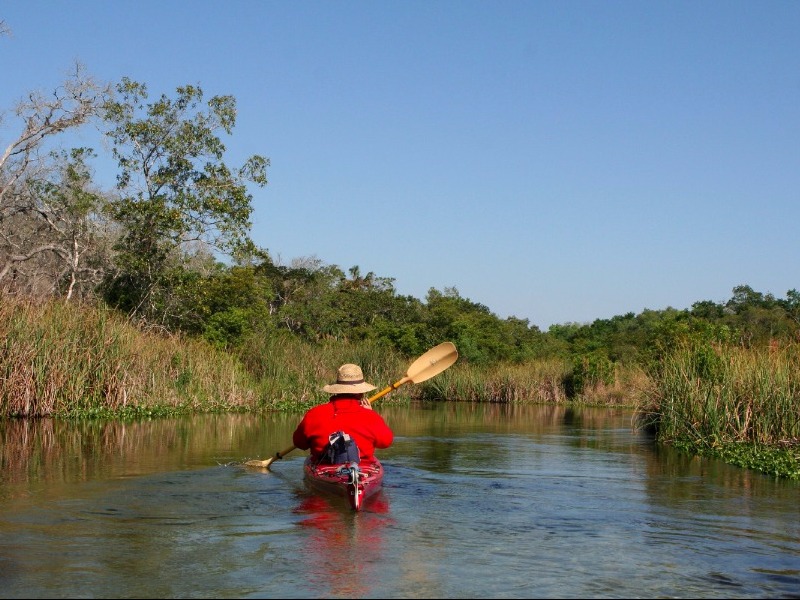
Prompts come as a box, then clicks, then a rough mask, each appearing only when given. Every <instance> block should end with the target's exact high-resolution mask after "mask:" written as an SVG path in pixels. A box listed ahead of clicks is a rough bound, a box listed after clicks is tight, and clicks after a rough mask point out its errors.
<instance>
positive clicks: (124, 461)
mask: <svg viewBox="0 0 800 600" xmlns="http://www.w3.org/2000/svg"><path fill="white" fill-rule="evenodd" d="M295 421H296V417H294V416H291V415H272V416H270V417H257V416H254V415H238V414H225V415H198V416H193V417H182V418H175V419H157V420H154V421H137V422H123V421H100V420H97V421H62V420H57V419H38V420H33V419H13V420H7V421H2V422H0V481H2V482H3V483H25V482H38V483H40V482H43V481H44V482H47V483H59V482H70V481H88V480H90V479H94V478H105V477H116V476H119V475H139V474H147V473H152V472H160V471H164V470H170V469H178V468H182V467H185V466H186V465H187V464H198V463H199V464H206V465H208V464H215V463H217V462H219V456H220V454H227V455H233V456H241V453H242V452H246V451H247V449H253V448H267V450H266V452H267V453H269V452H272V450H273V448H277V447H279V446H282V445H285V443H286V442H285V440H287V439H291V430H292V428H293V427H294V425H295Z"/></svg>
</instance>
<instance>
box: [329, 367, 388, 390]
mask: <svg viewBox="0 0 800 600" xmlns="http://www.w3.org/2000/svg"><path fill="white" fill-rule="evenodd" d="M374 389H375V386H374V385H372V384H370V383H367V382H366V381H364V373H362V372H361V367H359V366H358V365H351V364H349V363H348V364H346V365H342V366H341V367H339V370H338V371H337V372H336V383H332V384H329V385H326V386H325V387H323V388H322V391H323V392H328V393H329V394H363V393H364V392H370V391H372V390H374Z"/></svg>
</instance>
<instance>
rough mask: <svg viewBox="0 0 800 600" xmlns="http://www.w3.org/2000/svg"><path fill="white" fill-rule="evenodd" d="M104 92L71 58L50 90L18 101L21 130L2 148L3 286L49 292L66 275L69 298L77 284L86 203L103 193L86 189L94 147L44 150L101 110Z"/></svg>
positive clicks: (85, 241) (84, 248)
mask: <svg viewBox="0 0 800 600" xmlns="http://www.w3.org/2000/svg"><path fill="white" fill-rule="evenodd" d="M107 93H108V88H107V87H104V86H101V85H99V84H97V83H96V82H95V81H94V80H93V79H92V78H91V77H89V76H88V75H86V73H85V71H84V69H83V67H82V66H81V65H79V64H76V65H75V68H74V71H73V72H72V73H71V74H70V75H69V76H68V77H67V79H66V80H65V82H64V83H63V84H62V85H61V86H59V87H58V88H56V89H55V90H54V91H53V92H52V93H51V94H49V95H45V94H43V93H40V92H33V93H30V94H29V95H28V96H27V98H26V99H25V100H23V101H21V102H20V103H19V104H18V105H17V106H16V107H15V109H14V113H13V117H14V120H13V122H15V123H16V122H18V123H19V124H20V129H21V133H19V134H18V135H17V137H16V138H14V139H13V140H12V141H11V142H10V143H8V145H7V146H6V147H5V150H4V151H3V152H2V154H1V155H0V285H2V287H3V289H5V290H6V291H14V292H21V293H26V294H34V295H41V294H50V293H52V292H53V291H54V290H56V289H58V287H59V285H60V284H61V283H63V282H64V281H63V278H64V277H66V288H65V294H66V295H67V297H70V296H71V295H72V293H73V292H74V290H75V289H76V285H77V284H78V279H79V277H80V274H81V272H82V270H83V264H82V257H84V256H85V255H86V254H87V252H88V251H89V250H90V248H89V242H90V238H91V236H92V231H93V226H92V223H91V222H90V213H92V212H93V211H92V207H90V206H89V204H92V205H93V206H95V207H96V206H97V203H98V202H99V201H100V195H99V194H97V193H95V192H92V191H90V185H89V182H90V178H89V170H88V167H87V165H86V159H87V158H88V157H89V156H90V155H91V151H89V150H88V149H78V150H73V151H72V152H66V151H64V150H60V149H56V150H50V151H48V150H49V149H50V148H52V147H56V140H57V139H58V136H59V135H60V134H62V133H64V132H66V131H69V130H72V129H75V128H78V127H81V126H83V125H85V124H87V123H88V122H90V121H91V120H92V119H93V118H95V117H96V116H98V114H99V112H100V108H101V106H102V105H103V103H104V102H105V99H106V97H107ZM59 187H63V193H62V192H58V191H57V190H58V188H59ZM90 195H91V196H92V200H91V201H90V199H89V196H90ZM87 202H88V204H87ZM84 273H85V272H84Z"/></svg>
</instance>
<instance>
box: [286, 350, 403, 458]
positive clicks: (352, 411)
mask: <svg viewBox="0 0 800 600" xmlns="http://www.w3.org/2000/svg"><path fill="white" fill-rule="evenodd" d="M374 389H375V386H374V385H372V384H370V383H367V382H366V381H364V374H363V372H362V371H361V367H359V366H358V365H354V364H351V363H348V364H344V365H342V366H341V367H339V369H338V371H337V377H336V383H332V384H328V385H326V386H324V387H323V388H322V391H324V392H327V393H329V394H332V396H331V398H330V400H329V401H328V402H326V403H325V404H320V405H319V406H315V407H314V408H311V409H310V410H309V411H308V412H306V414H305V415H304V416H303V419H302V420H301V421H300V424H299V425H298V426H297V429H295V431H294V435H293V436H292V440H293V443H294V445H295V447H297V448H299V449H300V450H311V456H313V457H315V458H317V459H319V460H324V456H325V447H326V445H327V444H328V439H329V436H330V435H331V434H332V433H335V432H338V431H342V432H344V433H346V434H349V436H350V437H351V438H352V439H353V440H354V441H355V443H356V445H357V446H358V451H359V455H360V457H361V461H362V462H368V461H371V460H375V449H376V448H388V447H389V446H391V444H392V442H393V441H394V433H393V432H392V430H391V429H390V428H389V426H388V425H387V424H386V422H385V421H384V420H383V417H381V416H380V415H379V414H378V413H377V412H375V411H374V410H372V406H370V403H369V401H368V400H367V399H366V398H365V397H364V394H366V393H367V392H370V391H372V390H374Z"/></svg>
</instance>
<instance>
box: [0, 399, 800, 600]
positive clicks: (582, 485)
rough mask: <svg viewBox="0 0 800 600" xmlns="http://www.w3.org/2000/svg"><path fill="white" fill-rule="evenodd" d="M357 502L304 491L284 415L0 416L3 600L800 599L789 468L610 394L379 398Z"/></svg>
mask: <svg viewBox="0 0 800 600" xmlns="http://www.w3.org/2000/svg"><path fill="white" fill-rule="evenodd" d="M376 409H377V410H379V411H380V412H381V413H382V414H383V415H384V417H385V418H386V420H387V422H388V423H389V424H390V425H391V426H392V427H393V428H394V430H395V433H396V436H397V437H396V441H395V444H394V445H393V446H392V448H389V449H387V450H384V451H382V452H381V453H380V454H379V456H380V457H381V458H382V460H383V462H384V466H385V469H386V475H385V479H384V490H383V491H382V492H380V494H379V495H378V496H377V497H376V498H374V499H373V500H372V501H371V503H370V504H368V505H367V506H366V508H365V510H364V511H362V512H359V513H353V512H351V511H350V510H349V508H347V507H346V505H345V504H344V500H340V499H337V498H333V499H328V498H325V497H321V496H319V495H315V494H314V493H311V492H309V491H308V490H306V489H305V487H304V485H303V483H302V479H301V478H302V470H301V469H302V461H303V458H304V455H305V453H303V452H300V451H295V452H294V453H292V454H290V455H289V456H288V457H286V458H285V459H284V460H282V461H278V462H276V463H275V464H274V465H273V466H272V467H271V470H269V471H267V470H264V469H253V468H249V467H245V466H243V465H242V462H243V461H245V460H247V459H251V458H265V457H268V456H270V455H272V454H273V453H274V452H275V451H277V450H281V449H285V448H286V447H287V446H289V445H291V433H292V430H293V429H294V426H295V425H296V423H297V421H298V419H299V416H298V415H268V416H253V415H223V416H199V417H192V418H186V419H179V420H157V421H152V422H143V423H133V424H131V423H127V424H122V423H98V422H85V423H64V422H55V421H50V420H45V421H31V422H17V421H14V422H7V423H0V441H2V447H0V453H1V454H0V458H1V459H2V460H1V461H0V462H1V463H2V464H0V466H2V472H0V596H2V597H3V598H633V597H664V598H798V597H800V483H798V482H789V481H781V480H775V479H773V478H770V477H767V476H764V475H760V474H758V473H754V472H750V471H746V470H743V469H739V468H736V467H730V466H727V465H725V464H723V463H721V462H718V461H714V460H701V459H693V458H689V457H686V456H684V455H681V454H679V453H676V452H674V451H670V450H669V449H665V448H662V447H658V446H656V445H654V444H653V443H652V441H651V440H649V439H648V438H647V437H646V436H645V435H644V434H642V433H639V432H636V431H634V429H633V427H632V414H631V413H630V412H627V411H624V410H611V409H569V408H565V407H563V406H498V405H471V404H453V403H449V404H441V405H435V406H429V405H426V406H412V407H393V406H389V405H384V406H381V407H376Z"/></svg>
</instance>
